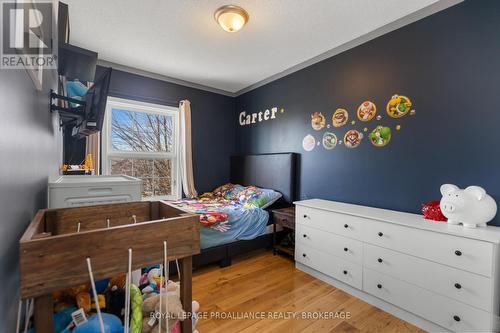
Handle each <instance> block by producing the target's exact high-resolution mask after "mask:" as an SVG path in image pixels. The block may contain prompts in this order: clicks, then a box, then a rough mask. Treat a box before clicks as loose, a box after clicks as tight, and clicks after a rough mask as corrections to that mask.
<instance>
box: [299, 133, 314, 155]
mask: <svg viewBox="0 0 500 333" xmlns="http://www.w3.org/2000/svg"><path fill="white" fill-rule="evenodd" d="M315 146H316V139H314V136H312V135H311V134H307V135H306V136H305V137H304V139H303V140H302V148H304V150H305V151H311V150H313V149H314V147H315Z"/></svg>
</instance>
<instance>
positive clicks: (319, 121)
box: [311, 112, 326, 131]
mask: <svg viewBox="0 0 500 333" xmlns="http://www.w3.org/2000/svg"><path fill="white" fill-rule="evenodd" d="M325 124H326V119H325V116H323V114H322V113H321V112H314V113H312V114H311V126H312V128H313V129H315V130H316V131H319V130H320V129H322V128H323V127H325Z"/></svg>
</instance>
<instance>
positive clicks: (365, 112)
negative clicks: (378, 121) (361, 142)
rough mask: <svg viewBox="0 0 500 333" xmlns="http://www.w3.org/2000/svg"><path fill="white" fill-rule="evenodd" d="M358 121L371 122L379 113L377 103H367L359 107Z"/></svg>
mask: <svg viewBox="0 0 500 333" xmlns="http://www.w3.org/2000/svg"><path fill="white" fill-rule="evenodd" d="M357 113H358V119H359V120H361V121H370V120H372V119H373V117H375V114H376V113H377V106H376V105H375V103H373V102H370V101H365V102H363V104H361V105H360V106H359V107H358V112H357Z"/></svg>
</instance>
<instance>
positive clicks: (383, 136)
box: [370, 126, 391, 147]
mask: <svg viewBox="0 0 500 333" xmlns="http://www.w3.org/2000/svg"><path fill="white" fill-rule="evenodd" d="M370 141H371V143H372V144H373V145H374V146H375V147H383V146H385V145H386V144H388V143H389V141H391V129H390V128H389V127H385V126H377V127H375V129H374V130H373V131H372V132H371V133H370Z"/></svg>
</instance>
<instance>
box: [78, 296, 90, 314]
mask: <svg viewBox="0 0 500 333" xmlns="http://www.w3.org/2000/svg"><path fill="white" fill-rule="evenodd" d="M75 300H76V304H77V305H78V308H82V309H83V311H85V312H89V311H90V310H91V309H92V305H91V303H92V301H91V299H90V294H89V293H88V292H86V291H80V292H79V293H78V294H76V296H75Z"/></svg>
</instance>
